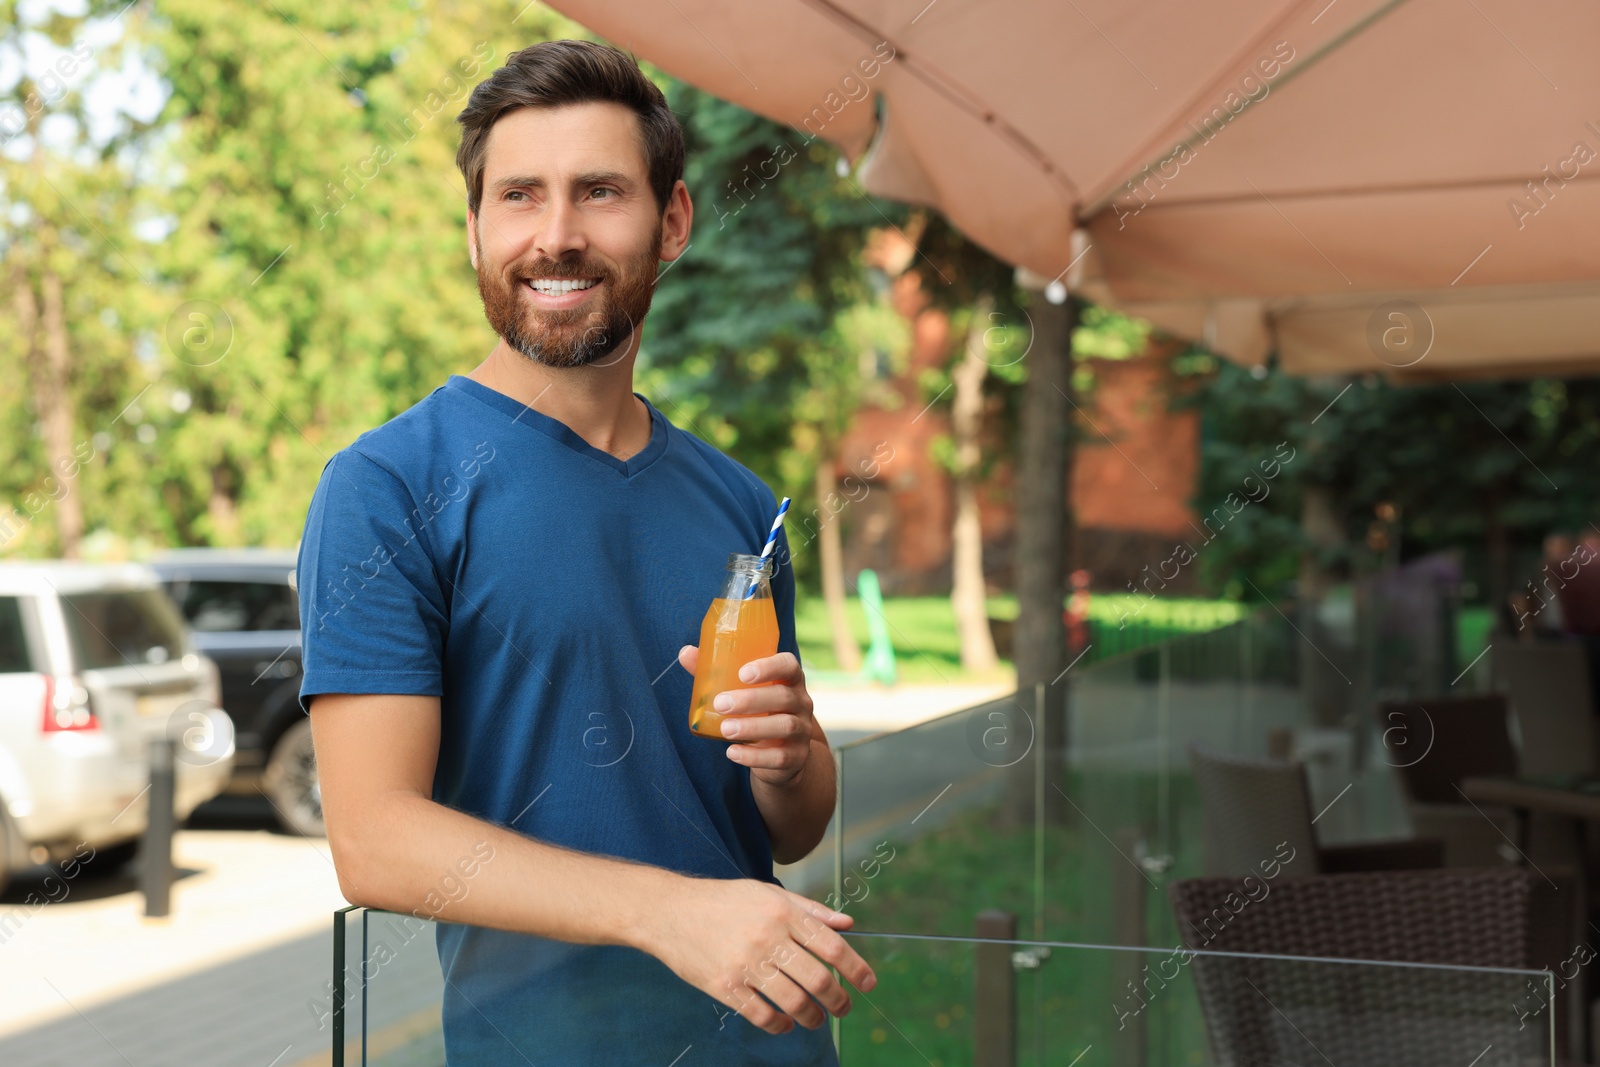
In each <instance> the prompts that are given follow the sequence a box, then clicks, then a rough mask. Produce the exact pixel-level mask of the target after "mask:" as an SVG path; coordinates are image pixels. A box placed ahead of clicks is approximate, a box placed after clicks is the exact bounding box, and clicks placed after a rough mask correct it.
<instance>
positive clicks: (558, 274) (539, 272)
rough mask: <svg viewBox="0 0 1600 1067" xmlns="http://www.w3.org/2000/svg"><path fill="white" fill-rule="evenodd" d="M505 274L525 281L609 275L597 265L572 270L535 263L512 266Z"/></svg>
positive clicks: (580, 278) (577, 278)
mask: <svg viewBox="0 0 1600 1067" xmlns="http://www.w3.org/2000/svg"><path fill="white" fill-rule="evenodd" d="M507 274H508V276H509V277H510V278H512V279H513V280H515V281H527V280H528V279H530V278H556V279H558V280H562V281H580V280H583V279H587V278H609V277H611V272H610V271H607V270H603V269H600V268H598V267H596V268H593V269H584V270H573V269H571V268H563V267H555V266H550V267H545V266H542V265H540V264H537V263H535V264H532V265H530V266H526V267H522V266H514V267H512V268H510V269H509V270H508V272H507Z"/></svg>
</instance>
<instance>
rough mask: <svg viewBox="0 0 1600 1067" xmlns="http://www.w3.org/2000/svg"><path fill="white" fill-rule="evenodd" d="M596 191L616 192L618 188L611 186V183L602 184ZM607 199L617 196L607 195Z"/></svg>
mask: <svg viewBox="0 0 1600 1067" xmlns="http://www.w3.org/2000/svg"><path fill="white" fill-rule="evenodd" d="M595 192H596V193H615V192H616V190H615V189H613V188H611V187H610V186H609V185H602V186H600V187H599V188H598V189H596V190H595ZM606 199H608V200H610V199H615V198H614V197H607V198H606Z"/></svg>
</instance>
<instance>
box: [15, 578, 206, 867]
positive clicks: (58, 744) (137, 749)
mask: <svg viewBox="0 0 1600 1067" xmlns="http://www.w3.org/2000/svg"><path fill="white" fill-rule="evenodd" d="M220 697H221V691H220V686H219V681H218V672H217V668H216V665H215V664H213V663H212V662H211V661H210V660H209V659H207V658H205V657H204V656H202V655H200V654H199V653H197V652H195V651H194V648H193V646H192V645H191V643H190V638H189V632H188V629H187V628H186V627H185V626H184V624H183V620H182V617H181V616H180V615H179V614H178V612H177V611H176V609H175V608H174V607H173V606H172V604H171V602H170V601H169V600H168V599H167V597H166V595H165V593H164V592H163V591H162V588H161V586H160V584H159V582H158V580H157V577H156V574H155V572H154V571H153V570H151V569H150V568H148V567H145V566H141V565H137V564H121V565H96V564H82V563H54V562H52V563H3V564H0V885H3V884H4V882H5V880H6V876H7V873H8V872H9V871H14V870H18V869H20V868H22V867H26V866H29V865H31V864H38V863H46V862H53V861H55V862H59V861H62V860H64V859H66V858H67V857H77V858H79V859H82V858H83V857H84V856H85V855H86V854H92V855H96V856H97V857H98V859H99V863H100V864H103V865H105V866H114V865H116V863H118V862H120V861H121V860H122V859H126V858H129V857H131V856H132V855H133V852H134V850H135V849H136V848H137V846H138V837H139V835H140V834H141V833H143V832H144V828H145V824H146V821H147V816H148V801H147V792H148V791H147V788H146V787H147V786H148V785H149V780H150V771H149V759H150V757H149V751H150V742H151V741H152V740H153V739H154V738H157V737H160V736H162V735H163V734H166V735H168V736H171V737H173V738H174V739H175V740H176V741H177V742H178V745H177V762H176V814H177V817H178V818H179V819H183V818H185V817H187V816H188V814H189V813H190V812H191V811H193V810H194V809H195V808H196V807H197V806H198V805H200V804H201V803H202V802H204V801H206V800H209V799H211V798H212V797H214V796H216V795H217V794H218V793H220V792H222V790H223V788H224V787H225V786H226V785H227V782H228V777H229V774H230V772H231V771H232V767H233V757H234V747H233V724H232V721H231V720H230V719H229V717H228V715H227V713H226V712H224V711H223V710H222V708H221V707H220ZM91 850H92V852H91Z"/></svg>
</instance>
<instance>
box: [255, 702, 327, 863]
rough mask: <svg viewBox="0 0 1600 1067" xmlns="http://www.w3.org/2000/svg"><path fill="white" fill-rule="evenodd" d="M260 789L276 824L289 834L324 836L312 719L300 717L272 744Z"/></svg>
mask: <svg viewBox="0 0 1600 1067" xmlns="http://www.w3.org/2000/svg"><path fill="white" fill-rule="evenodd" d="M261 791H262V792H263V793H265V794H266V795H267V799H268V800H270V801H272V807H273V810H274V811H275V812H276V813H277V816H278V822H279V824H280V825H281V826H282V827H283V828H284V829H285V830H287V831H289V832H290V833H292V834H300V835H301V836H303V837H323V836H325V835H326V833H327V831H326V830H325V829H324V828H323V825H322V789H321V787H320V786H319V785H318V784H317V756H316V753H315V752H314V751H313V750H312V747H311V720H310V719H301V720H299V721H298V722H296V723H295V724H294V725H293V726H291V727H289V728H288V729H287V730H285V731H284V732H283V736H282V737H280V738H278V743H277V744H275V745H273V746H272V755H271V756H269V757H268V758H267V767H266V770H265V771H264V772H263V773H262V775H261Z"/></svg>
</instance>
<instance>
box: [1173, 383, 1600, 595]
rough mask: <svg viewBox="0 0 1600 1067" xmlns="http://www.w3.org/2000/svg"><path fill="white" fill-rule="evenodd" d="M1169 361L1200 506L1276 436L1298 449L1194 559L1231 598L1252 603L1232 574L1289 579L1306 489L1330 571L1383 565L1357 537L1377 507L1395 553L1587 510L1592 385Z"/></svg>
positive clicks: (1302, 547) (1277, 585)
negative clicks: (1329, 530)
mask: <svg viewBox="0 0 1600 1067" xmlns="http://www.w3.org/2000/svg"><path fill="white" fill-rule="evenodd" d="M1175 362H1176V366H1177V367H1178V369H1179V372H1180V375H1182V376H1184V379H1185V380H1186V382H1187V383H1189V384H1188V386H1187V388H1188V389H1189V392H1187V393H1186V394H1184V395H1182V396H1180V397H1178V398H1176V400H1175V403H1177V404H1178V405H1180V406H1182V405H1196V406H1198V407H1199V409H1200V411H1201V413H1202V426H1203V431H1202V464H1201V476H1200V483H1199V492H1198V493H1197V495H1196V500H1195V506H1196V509H1197V510H1198V511H1200V512H1201V513H1202V514H1205V513H1206V512H1208V511H1209V510H1210V509H1211V508H1213V507H1215V506H1216V505H1217V504H1218V503H1219V502H1220V501H1221V500H1222V499H1223V498H1224V496H1225V495H1226V494H1227V493H1229V492H1239V491H1240V487H1241V486H1242V485H1243V484H1244V478H1245V477H1246V476H1247V475H1250V474H1252V473H1256V474H1257V475H1258V476H1259V471H1258V470H1257V467H1258V464H1259V462H1260V461H1261V460H1262V459H1263V458H1266V457H1270V456H1271V454H1272V452H1273V449H1274V447H1275V446H1276V445H1277V444H1278V443H1279V442H1282V441H1286V442H1288V444H1289V446H1290V447H1291V448H1294V449H1295V450H1296V458H1295V459H1294V460H1293V462H1291V463H1288V464H1285V465H1284V467H1283V472H1282V474H1280V475H1279V476H1278V477H1277V478H1276V479H1275V480H1274V481H1273V482H1272V483H1271V495H1270V496H1269V497H1267V498H1266V499H1264V500H1263V501H1261V502H1260V503H1252V504H1251V505H1249V506H1248V507H1246V508H1245V509H1244V510H1243V511H1242V512H1241V513H1240V514H1239V515H1237V516H1236V517H1234V519H1233V520H1232V522H1231V524H1230V525H1229V527H1228V529H1227V531H1226V533H1225V534H1224V535H1223V536H1221V537H1218V538H1217V539H1216V540H1215V541H1214V542H1213V543H1212V544H1210V545H1208V546H1206V547H1205V548H1204V550H1203V551H1202V552H1201V553H1200V557H1201V558H1200V566H1201V568H1202V574H1203V575H1204V576H1205V577H1206V579H1207V581H1208V583H1209V585H1210V587H1211V588H1213V589H1216V590H1219V591H1223V590H1225V591H1226V592H1227V593H1228V595H1239V594H1240V593H1243V594H1244V595H1247V596H1250V597H1253V596H1254V594H1253V593H1252V592H1251V591H1250V590H1249V588H1248V585H1247V584H1246V583H1245V581H1244V580H1245V579H1248V581H1249V582H1253V583H1254V584H1255V585H1256V586H1257V587H1258V588H1259V589H1260V590H1261V591H1262V592H1263V593H1266V594H1268V595H1276V594H1279V593H1281V592H1282V591H1283V590H1284V588H1285V585H1286V583H1288V582H1289V581H1290V580H1291V579H1293V577H1294V575H1295V573H1296V571H1297V568H1298V561H1299V557H1300V553H1301V552H1303V551H1313V546H1312V545H1310V544H1309V543H1308V542H1307V541H1306V539H1305V537H1304V535H1303V533H1302V530H1301V520H1300V511H1301V505H1302V501H1303V498H1304V491H1305V489H1306V487H1308V486H1316V487H1318V488H1320V489H1324V490H1326V492H1327V493H1328V495H1329V499H1330V501H1331V504H1332V507H1333V511H1334V515H1335V519H1336V522H1337V524H1338V527H1339V529H1340V531H1341V533H1342V538H1341V541H1340V543H1338V544H1335V545H1331V546H1322V547H1320V548H1316V549H1315V550H1314V551H1315V552H1316V554H1317V562H1318V563H1319V564H1321V565H1322V566H1324V567H1328V568H1331V569H1332V570H1333V571H1334V572H1335V573H1336V574H1346V575H1348V574H1354V573H1358V572H1363V571H1367V570H1371V569H1374V568H1376V567H1378V566H1380V565H1381V564H1382V562H1383V558H1384V557H1383V555H1382V553H1380V552H1378V551H1376V550H1374V549H1373V548H1370V547H1369V546H1368V544H1367V535H1368V531H1369V528H1370V527H1371V526H1372V525H1373V523H1374V521H1375V519H1376V517H1377V515H1378V513H1379V510H1380V508H1383V507H1385V506H1392V507H1394V508H1395V509H1397V514H1398V516H1399V522H1400V525H1401V529H1402V531H1403V536H1404V540H1403V542H1402V544H1403V547H1404V554H1405V555H1407V556H1411V555H1416V554H1420V553H1423V552H1427V551H1435V550H1439V549H1444V548H1451V547H1461V546H1476V545H1480V544H1483V543H1484V542H1485V540H1486V539H1489V538H1491V537H1494V536H1503V537H1504V538H1505V539H1506V540H1507V541H1508V543H1510V544H1513V545H1515V544H1518V543H1520V544H1525V545H1532V544H1536V543H1537V541H1538V539H1539V538H1540V537H1542V536H1543V535H1544V534H1545V533H1546V532H1548V531H1550V530H1551V529H1566V530H1570V531H1574V532H1576V531H1579V530H1581V529H1584V528H1585V527H1586V526H1587V525H1588V524H1589V523H1590V522H1592V521H1594V519H1595V516H1594V514H1593V512H1592V510H1591V505H1590V503H1589V502H1590V501H1593V500H1595V499H1596V496H1597V494H1600V470H1597V469H1596V467H1595V466H1594V464H1593V463H1592V462H1591V461H1590V460H1589V457H1590V456H1592V454H1593V450H1594V448H1595V446H1596V444H1597V438H1600V379H1592V378H1591V379H1574V380H1567V381H1552V380H1533V381H1509V382H1461V383H1452V384H1446V385H1426V386H1396V385H1393V384H1391V383H1389V382H1388V381H1386V380H1385V379H1383V378H1381V377H1379V376H1377V375H1369V376H1365V377H1361V378H1353V379H1342V378H1341V379H1338V380H1331V381H1327V380H1315V379H1305V378H1297V377H1292V376H1290V375H1286V374H1282V373H1280V372H1278V371H1277V370H1276V369H1273V370H1271V371H1270V372H1268V373H1265V374H1262V375H1260V376H1257V374H1253V373H1252V372H1251V371H1250V370H1248V369H1246V368H1243V367H1239V366H1238V365H1236V364H1233V363H1231V362H1229V361H1227V360H1218V359H1213V358H1212V357H1208V356H1206V355H1205V354H1203V353H1198V352H1189V353H1185V354H1183V355H1182V356H1180V357H1178V359H1177V361H1175ZM1557 487H1559V489H1558V488H1557Z"/></svg>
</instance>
